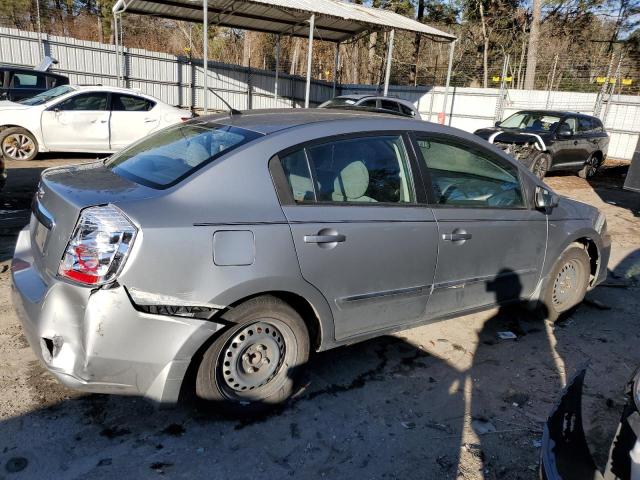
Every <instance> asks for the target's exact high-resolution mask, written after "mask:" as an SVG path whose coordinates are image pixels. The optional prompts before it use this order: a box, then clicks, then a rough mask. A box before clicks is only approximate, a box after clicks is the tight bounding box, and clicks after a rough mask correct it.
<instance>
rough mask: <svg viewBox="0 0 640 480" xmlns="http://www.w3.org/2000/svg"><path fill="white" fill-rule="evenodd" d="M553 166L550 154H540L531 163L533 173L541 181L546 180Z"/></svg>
mask: <svg viewBox="0 0 640 480" xmlns="http://www.w3.org/2000/svg"><path fill="white" fill-rule="evenodd" d="M550 165H551V157H550V156H549V154H548V153H542V152H541V153H538V154H537V155H536V157H535V158H534V159H533V162H531V171H532V172H533V174H534V175H535V176H536V177H538V178H539V179H540V180H542V179H543V178H544V176H545V175H546V174H547V171H548V170H549V166H550Z"/></svg>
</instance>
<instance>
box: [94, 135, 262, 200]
mask: <svg viewBox="0 0 640 480" xmlns="http://www.w3.org/2000/svg"><path fill="white" fill-rule="evenodd" d="M260 136H262V135H261V134H259V133H256V132H252V131H249V130H244V129H242V128H237V127H231V126H228V125H219V124H215V123H188V124H179V125H175V126H172V127H169V128H167V129H165V130H162V131H160V132H157V133H155V134H153V135H150V136H148V137H146V138H145V139H144V140H142V141H140V142H137V143H134V144H133V145H131V146H130V147H128V148H125V149H124V150H122V151H121V152H120V153H117V154H116V155H114V156H113V157H111V159H110V160H109V161H108V163H106V164H105V165H106V167H107V168H109V169H110V170H113V171H114V172H115V173H117V174H118V175H121V176H123V177H125V178H129V179H130V180H133V181H134V182H137V183H140V184H142V185H146V186H148V187H151V188H159V189H162V188H167V187H170V186H172V185H175V184H176V183H178V182H180V181H181V180H182V179H184V178H186V177H187V176H189V175H191V174H192V173H193V172H195V171H196V170H198V169H200V168H202V167H203V166H205V165H207V164H208V163H210V162H212V161H213V160H215V159H216V158H218V157H220V156H222V155H224V154H226V153H228V152H230V151H231V150H233V149H235V148H238V147H239V146H240V145H243V144H245V143H247V142H250V141H251V140H253V139H255V138H258V137H260Z"/></svg>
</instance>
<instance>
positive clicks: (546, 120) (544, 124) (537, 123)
mask: <svg viewBox="0 0 640 480" xmlns="http://www.w3.org/2000/svg"><path fill="white" fill-rule="evenodd" d="M558 123H560V117H557V116H555V115H549V114H547V113H544V112H518V113H514V114H513V115H511V116H510V117H509V118H507V119H506V120H504V121H503V122H500V125H499V126H500V127H504V128H517V129H518V130H528V131H533V132H548V131H549V130H551V129H552V128H554V127H555V126H556V125H557V124H558Z"/></svg>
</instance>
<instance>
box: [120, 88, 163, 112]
mask: <svg viewBox="0 0 640 480" xmlns="http://www.w3.org/2000/svg"><path fill="white" fill-rule="evenodd" d="M154 106H155V103H154V102H152V101H151V100H147V99H146V98H142V97H136V96H133V95H121V94H119V93H115V94H112V96H111V110H113V111H122V112H148V111H149V110H151V109H152V108H153V107H154Z"/></svg>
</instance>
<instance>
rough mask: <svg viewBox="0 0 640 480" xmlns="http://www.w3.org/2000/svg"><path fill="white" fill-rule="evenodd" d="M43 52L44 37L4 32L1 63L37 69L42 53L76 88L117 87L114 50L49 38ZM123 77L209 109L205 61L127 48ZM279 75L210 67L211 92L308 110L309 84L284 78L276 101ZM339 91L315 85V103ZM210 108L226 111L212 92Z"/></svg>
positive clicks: (169, 98)
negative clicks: (205, 94) (205, 96)
mask: <svg viewBox="0 0 640 480" xmlns="http://www.w3.org/2000/svg"><path fill="white" fill-rule="evenodd" d="M43 49H44V52H41V50H40V47H39V43H38V35H37V34H36V33H34V32H26V31H21V30H16V29H10V28H0V62H1V63H5V64H12V65H20V66H25V65H26V66H33V65H36V64H38V63H39V62H40V60H41V58H42V53H44V54H45V55H49V56H52V57H53V58H55V59H57V60H58V61H59V64H58V65H57V67H56V68H55V71H57V72H60V73H63V74H65V75H67V76H69V78H70V80H71V82H72V83H77V84H102V85H114V86H115V85H117V73H118V70H117V69H118V61H119V59H118V58H117V56H116V50H115V46H114V45H108V44H103V43H98V42H91V41H86V40H77V39H74V38H68V37H59V36H53V35H43ZM122 62H123V63H122V65H121V70H120V71H121V72H123V73H124V81H125V86H126V87H128V88H135V89H139V90H141V91H143V92H145V93H148V94H150V95H153V96H155V97H158V98H160V99H161V100H163V101H165V102H167V103H169V104H171V105H180V106H183V107H195V108H200V107H201V106H202V104H203V102H202V100H203V97H202V95H203V86H204V72H203V68H202V67H203V63H202V60H201V59H200V60H198V59H192V58H190V57H187V56H176V55H170V54H166V53H160V52H151V51H148V50H141V49H137V48H124V55H123V57H122ZM275 85H276V83H275V72H272V71H267V70H261V69H256V68H248V67H242V66H238V65H231V64H225V63H219V62H209V76H208V86H209V87H211V88H212V89H214V90H215V91H216V92H218V94H219V95H220V96H221V97H222V98H224V99H225V100H226V101H227V102H229V103H230V104H231V106H233V107H234V108H237V109H247V108H286V107H301V106H303V105H304V92H305V78H304V77H301V76H298V75H288V74H286V73H283V72H280V73H279V75H278V87H277V88H278V96H277V98H276V97H275V95H274V93H275ZM332 92H333V85H332V84H331V83H328V82H323V81H318V80H315V81H313V82H312V84H311V95H310V103H311V104H312V105H317V104H319V103H321V102H323V101H324V100H326V99H327V98H330V97H331V96H332ZM208 95H209V98H208V102H209V103H208V104H209V106H210V108H213V109H218V110H223V109H225V108H226V107H225V106H224V105H223V103H222V102H221V101H220V99H218V98H217V97H216V96H215V95H213V94H211V93H210V92H208Z"/></svg>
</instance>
